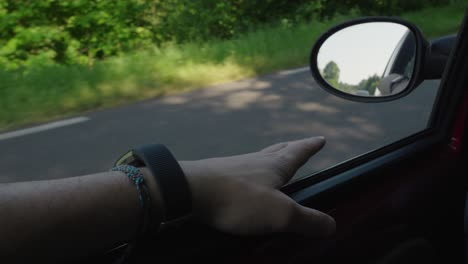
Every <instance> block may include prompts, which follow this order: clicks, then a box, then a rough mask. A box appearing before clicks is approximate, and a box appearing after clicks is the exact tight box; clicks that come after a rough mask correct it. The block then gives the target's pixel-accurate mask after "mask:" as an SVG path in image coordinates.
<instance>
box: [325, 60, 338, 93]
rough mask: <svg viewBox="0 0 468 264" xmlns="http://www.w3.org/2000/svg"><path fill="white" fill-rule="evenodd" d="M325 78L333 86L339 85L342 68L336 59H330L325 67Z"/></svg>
mask: <svg viewBox="0 0 468 264" xmlns="http://www.w3.org/2000/svg"><path fill="white" fill-rule="evenodd" d="M323 78H324V79H325V80H326V81H327V82H328V83H329V84H331V85H332V86H333V87H338V83H339V81H340V68H338V65H337V64H336V62H334V61H330V62H328V63H327V65H325V68H323Z"/></svg>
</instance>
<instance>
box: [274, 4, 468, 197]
mask: <svg viewBox="0 0 468 264" xmlns="http://www.w3.org/2000/svg"><path fill="white" fill-rule="evenodd" d="M467 23H468V13H465V16H464V18H463V19H462V21H461V24H460V25H461V26H460V28H459V31H458V33H457V39H456V42H455V46H454V47H453V50H452V51H451V54H450V56H449V60H448V62H447V64H446V65H447V66H446V67H445V70H444V73H443V75H442V79H441V82H440V84H439V90H438V92H437V96H436V100H435V102H434V106H433V108H432V111H431V116H430V119H429V122H428V126H427V128H426V129H424V130H422V131H420V132H418V133H415V134H413V135H410V136H408V137H405V138H402V139H400V140H398V141H396V142H394V143H391V144H389V145H386V146H383V147H381V148H378V149H376V150H372V151H369V152H367V153H364V154H362V155H359V156H357V157H354V158H352V159H349V160H346V161H344V162H341V163H339V164H337V165H335V166H332V167H329V168H326V169H324V170H322V171H319V172H316V173H312V174H310V175H307V176H306V177H304V178H303V179H301V180H298V181H296V182H292V183H290V184H288V185H286V186H284V187H283V188H282V191H283V192H285V193H286V194H288V195H290V196H291V197H292V198H293V199H295V200H296V201H298V202H304V201H305V200H307V199H310V198H313V197H314V196H317V195H319V194H321V193H323V192H327V191H330V190H331V189H334V188H336V187H338V186H341V185H343V184H346V183H349V182H351V181H354V180H357V179H359V178H362V177H365V176H366V175H369V174H371V173H372V172H374V171H376V170H377V169H381V168H382V167H385V166H391V165H392V164H395V163H398V162H399V161H401V160H405V159H408V158H410V157H413V156H415V155H418V153H423V152H424V151H425V150H427V149H429V148H437V147H449V146H448V145H449V144H450V143H451V140H452V138H451V137H452V130H453V123H454V121H455V118H456V117H457V114H458V109H459V105H460V104H461V103H462V102H463V96H464V95H465V91H464V88H465V87H467V86H468V79H467V77H466V76H465V74H464V72H468V59H465V58H468V25H467ZM415 89H417V87H416V88H415ZM467 93H468V92H467ZM454 98H455V99H454ZM397 100H398V99H397ZM374 177H375V175H374Z"/></svg>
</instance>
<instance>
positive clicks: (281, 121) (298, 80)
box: [0, 70, 439, 182]
mask: <svg viewBox="0 0 468 264" xmlns="http://www.w3.org/2000/svg"><path fill="white" fill-rule="evenodd" d="M438 83H439V82H438V81H428V82H425V83H423V84H422V85H421V86H420V87H418V88H417V89H416V90H415V91H414V92H413V93H411V94H410V95H408V96H407V97H405V98H402V99H400V100H397V101H393V102H388V103H378V104H366V103H356V102H350V101H346V100H343V99H340V98H337V97H335V96H333V95H331V94H328V93H327V92H325V91H323V90H322V89H320V88H319V87H318V86H317V85H316V84H315V82H314V81H313V79H312V77H311V75H310V73H309V72H308V71H305V70H292V71H282V72H277V73H274V74H270V75H266V76H261V77H257V78H252V79H247V80H242V81H237V82H233V83H228V84H222V85H217V86H213V87H208V88H202V89H197V90H194V91H191V92H187V93H183V94H177V95H172V96H167V97H164V98H161V99H156V100H148V101H143V102H138V103H135V104H130V105H126V106H121V107H117V108H112V109H106V110H100V111H96V112H92V113H87V114H85V116H86V117H87V118H89V121H86V122H81V123H77V124H72V125H68V126H64V127H59V128H55V129H50V130H46V131H42V132H37V133H32V134H28V135H23V136H18V137H14V138H6V139H0V150H1V153H2V154H1V158H0V182H11V181H24V180H40V179H51V178H60V177H71V176H77V175H81V174H87V173H93V172H99V171H104V170H107V169H108V168H110V167H111V166H112V163H113V161H114V160H115V159H116V158H118V156H119V154H121V153H123V152H125V151H126V150H127V149H129V148H131V147H132V146H137V145H140V144H145V143H148V142H159V143H164V144H166V145H167V146H168V147H169V148H170V149H171V150H172V151H173V153H174V155H175V156H176V157H177V158H178V159H180V160H189V159H199V158H207V157H213V156H221V155H234V154H240V153H245V152H251V151H255V150H258V149H260V148H263V147H265V146H268V145H269V144H273V143H276V142H279V141H285V140H292V139H299V138H304V137H309V136H313V135H324V136H326V137H327V145H326V146H325V148H324V149H323V150H322V151H321V152H320V153H319V154H317V155H316V156H314V157H313V158H312V159H311V160H310V161H309V162H308V163H307V164H306V165H305V166H304V167H303V168H302V169H301V170H300V171H299V172H298V173H297V174H296V176H295V179H298V178H300V177H305V176H307V175H310V174H311V173H313V172H316V171H318V170H321V169H323V168H326V167H329V166H332V165H333V164H336V163H338V162H341V161H344V160H347V159H350V158H352V157H354V156H356V155H360V154H363V153H365V152H368V151H371V150H373V149H375V148H378V147H381V146H383V145H385V144H388V143H390V142H393V141H395V140H398V139H401V138H403V137H406V136H408V135H411V134H413V133H415V132H418V131H420V130H422V129H424V128H425V127H426V126H427V122H428V119H429V116H430V113H431V108H432V105H433V103H434V101H435V98H436V94H437V90H438ZM0 137H1V135H0Z"/></svg>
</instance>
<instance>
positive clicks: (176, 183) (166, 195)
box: [133, 144, 192, 222]
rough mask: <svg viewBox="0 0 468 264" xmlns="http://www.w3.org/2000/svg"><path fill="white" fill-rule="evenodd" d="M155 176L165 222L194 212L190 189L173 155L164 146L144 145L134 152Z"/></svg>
mask: <svg viewBox="0 0 468 264" xmlns="http://www.w3.org/2000/svg"><path fill="white" fill-rule="evenodd" d="M133 155H134V156H135V157H137V158H138V159H140V160H142V161H143V162H144V163H145V165H146V167H147V168H148V169H149V170H150V171H151V173H152V174H153V175H154V177H155V180H156V182H157V183H158V186H159V191H160V193H161V196H162V199H163V204H164V219H163V222H168V221H173V220H177V219H179V218H183V217H185V216H187V215H189V214H190V213H191V211H192V199H191V193H190V188H189V185H188V182H187V179H186V177H185V174H184V172H183V171H182V168H181V167H180V165H179V163H178V162H177V160H176V159H175V158H174V156H173V155H172V153H171V152H170V151H169V149H167V147H166V146H164V145H162V144H149V145H144V146H141V147H138V148H135V149H134V150H133Z"/></svg>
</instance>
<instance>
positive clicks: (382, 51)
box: [317, 22, 416, 97]
mask: <svg viewBox="0 0 468 264" xmlns="http://www.w3.org/2000/svg"><path fill="white" fill-rule="evenodd" d="M415 57H416V38H415V35H414V33H413V32H412V31H411V30H410V29H408V28H407V27H406V26H404V25H401V24H397V23H392V22H368V23H363V24H357V25H352V26H349V27H346V28H343V29H341V30H339V31H337V32H336V33H334V34H332V35H331V36H330V37H328V38H327V39H326V40H325V41H324V42H323V44H322V46H321V47H320V49H319V51H318V54H317V68H318V69H319V71H320V75H321V76H322V78H323V79H324V80H325V81H326V82H327V83H329V84H330V85H331V86H332V87H333V88H335V89H337V90H340V91H342V92H344V93H347V94H352V95H356V96H362V97H374V96H391V95H395V94H398V93H401V92H402V91H404V90H405V89H406V88H407V87H408V84H409V82H410V80H411V77H412V74H413V69H414V65H415Z"/></svg>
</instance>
